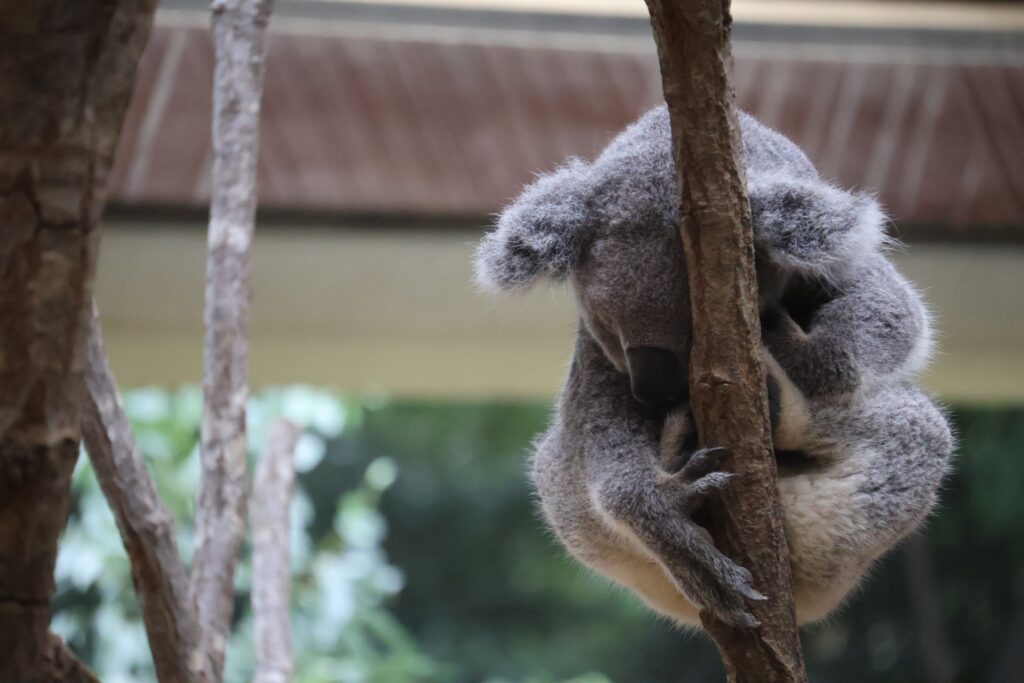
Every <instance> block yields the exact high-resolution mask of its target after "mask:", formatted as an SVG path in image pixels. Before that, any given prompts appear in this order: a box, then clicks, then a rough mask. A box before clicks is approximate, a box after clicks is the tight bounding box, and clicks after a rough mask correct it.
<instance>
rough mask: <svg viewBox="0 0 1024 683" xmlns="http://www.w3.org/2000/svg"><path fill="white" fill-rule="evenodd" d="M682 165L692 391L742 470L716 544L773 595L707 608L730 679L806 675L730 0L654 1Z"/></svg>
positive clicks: (720, 515)
mask: <svg viewBox="0 0 1024 683" xmlns="http://www.w3.org/2000/svg"><path fill="white" fill-rule="evenodd" d="M647 6H648V9H649V10H650V13H651V24H652V26H653V29H654V38H655V42H656V43H657V46H658V57H659V60H660V64H661V74H662V84H663V87H664V91H665V100H666V102H667V103H668V109H669V115H670V119H671V125H672V147H673V156H674V158H675V162H676V168H677V169H678V170H679V176H680V179H679V182H680V193H681V199H682V201H681V206H680V212H679V213H680V215H679V221H680V231H681V233H682V238H683V247H684V252H685V256H686V266H687V271H688V273H689V280H690V297H691V300H692V301H691V303H692V308H693V334H694V344H693V355H692V358H691V365H690V368H691V375H690V377H691V379H690V384H691V396H692V405H693V412H694V417H695V420H696V423H697V426H698V431H699V433H700V436H701V440H702V442H703V443H704V444H705V445H712V446H728V447H729V449H730V450H731V452H732V467H733V469H734V471H735V472H737V473H738V474H739V475H740V476H739V477H738V478H737V482H736V484H735V485H734V486H733V487H731V488H730V489H729V490H728V491H727V492H726V494H725V498H724V505H722V506H719V507H718V508H717V509H716V511H715V515H714V517H715V524H714V528H713V529H712V534H713V536H714V538H715V541H716V544H718V545H719V547H720V548H722V550H723V551H724V552H725V553H726V554H727V555H729V556H730V557H732V558H733V559H734V560H736V561H738V562H739V563H741V564H742V565H743V566H745V567H747V568H749V569H750V570H751V572H752V573H753V575H754V586H755V587H756V588H757V589H758V590H759V591H761V592H763V593H765V594H766V595H768V596H769V600H768V601H767V602H765V603H762V604H760V605H753V606H752V609H753V613H754V616H755V617H756V618H757V619H758V620H759V621H760V623H761V625H760V626H759V627H758V628H756V629H742V628H735V627H730V626H727V625H725V624H723V623H721V622H718V621H717V620H715V619H714V617H713V616H712V615H710V614H708V613H704V614H702V615H701V619H702V621H703V623H704V626H705V628H706V629H707V631H708V633H709V634H710V635H711V636H712V637H713V638H714V639H715V642H716V644H717V645H718V648H719V650H720V651H721V653H722V658H723V660H724V662H725V666H726V671H727V672H728V675H729V680H731V681H744V682H747V681H749V682H750V683H766V682H770V681H803V680H805V679H806V674H805V673H804V667H803V660H802V657H801V653H800V640H799V636H798V632H797V627H796V617H795V612H794V608H793V598H792V580H791V578H790V567H789V553H788V550H787V546H786V538H785V533H784V528H783V517H782V507H781V504H780V502H779V494H778V487H777V484H776V472H775V460H774V457H773V455H772V445H771V429H770V425H769V421H768V405H767V398H766V396H765V389H764V387H765V371H764V367H763V365H762V362H761V357H760V347H761V344H760V342H761V339H760V322H759V320H758V304H757V301H758V297H757V280H756V278H755V274H754V246H753V235H752V230H751V218H750V206H749V204H748V201H747V198H746V191H745V190H746V188H745V185H746V182H745V166H744V161H743V147H742V145H741V141H740V137H739V128H738V125H737V121H736V112H735V109H734V99H735V95H734V93H733V91H732V86H731V84H730V80H729V77H730V74H729V71H730V69H731V67H732V57H731V50H730V44H729V36H730V30H731V24H732V18H731V16H730V14H729V2H728V0H687V1H685V2H680V1H676V2H673V1H672V0H647Z"/></svg>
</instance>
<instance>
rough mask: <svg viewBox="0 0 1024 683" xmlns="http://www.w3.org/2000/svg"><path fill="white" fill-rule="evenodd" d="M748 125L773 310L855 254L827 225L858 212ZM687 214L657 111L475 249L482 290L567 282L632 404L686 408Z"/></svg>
mask: <svg viewBox="0 0 1024 683" xmlns="http://www.w3.org/2000/svg"><path fill="white" fill-rule="evenodd" d="M740 122H741V126H742V132H743V139H744V147H745V152H746V158H747V176H748V177H747V181H748V182H747V186H748V193H749V195H750V200H751V208H752V212H753V219H754V233H755V243H756V244H757V247H758V249H757V269H758V281H759V287H760V292H761V298H762V305H767V304H766V299H770V298H773V297H775V298H778V297H780V296H781V293H782V290H783V289H784V287H785V283H786V281H787V279H788V278H789V277H791V275H792V274H794V273H797V272H811V273H816V272H818V271H821V270H823V269H824V268H825V267H826V265H827V264H828V263H830V262H831V261H829V259H833V260H834V259H835V257H834V255H833V254H831V253H828V252H829V249H832V250H833V251H835V250H836V249H838V248H844V249H845V248H847V247H846V246H845V245H846V241H844V240H846V237H845V233H844V232H843V230H840V229H835V230H832V229H831V228H830V226H831V225H832V224H836V225H841V224H842V225H845V224H846V223H848V222H849V220H850V219H849V217H848V216H846V215H840V214H836V212H835V208H836V207H840V208H842V209H843V210H844V211H848V212H850V211H853V209H846V208H845V207H846V205H845V204H841V203H839V202H838V199H843V201H845V199H844V198H845V197H847V196H848V195H846V194H845V193H841V191H839V190H834V189H832V188H830V186H828V185H827V184H825V183H823V182H822V181H821V180H820V179H819V178H818V175H817V172H816V171H815V170H814V167H813V166H812V165H811V163H810V161H808V160H807V157H805V156H804V155H803V153H802V152H801V151H800V150H799V148H797V147H796V145H794V144H793V143H792V142H790V141H789V140H787V139H786V138H784V137H783V136H781V135H779V134H778V133H775V132H774V131H771V130H769V129H767V128H765V127H764V126H761V125H760V124H759V123H757V122H756V121H755V120H754V119H752V118H750V117H749V116H746V115H741V117H740ZM823 192H824V193H825V194H823ZM828 192H831V193H833V194H827V193H828ZM840 194H842V196H840ZM833 195H834V196H833ZM837 198H838V199H837ZM678 208H679V191H678V186H677V179H676V173H675V164H674V162H673V160H672V156H671V145H670V130H669V122H668V116H667V113H666V111H665V108H664V107H659V108H656V109H654V110H652V111H651V112H649V113H648V114H647V115H645V116H644V117H642V118H641V119H640V120H639V121H637V122H636V123H634V124H633V125H632V126H630V127H629V128H627V129H626V130H625V131H624V132H623V133H621V134H620V135H619V136H618V137H617V138H616V139H615V140H613V141H612V143H611V144H610V145H609V146H608V147H607V148H606V149H605V150H604V151H603V152H602V154H601V155H600V156H599V157H598V158H597V159H596V160H595V161H593V162H592V163H588V162H585V161H582V160H579V159H572V160H570V161H569V162H568V163H567V164H566V165H564V166H563V167H561V168H560V169H558V170H556V171H555V172H553V173H550V174H546V175H543V176H540V177H539V178H538V179H537V180H536V181H535V182H534V183H533V184H531V185H530V186H528V187H527V188H526V189H525V190H524V191H523V193H522V194H521V195H520V196H519V197H518V198H517V199H516V200H515V201H514V202H513V203H512V204H510V205H509V206H508V207H506V208H505V210H504V211H503V212H502V214H501V216H500V217H499V219H498V222H497V226H496V227H495V229H494V230H493V231H492V232H490V233H489V234H488V235H487V236H486V237H484V239H483V241H482V242H481V243H480V245H479V247H478V249H477V254H476V277H477V281H478V283H480V284H481V285H482V286H483V287H485V288H487V289H496V290H525V289H528V288H529V287H531V286H533V285H534V284H536V283H537V282H539V281H541V280H544V279H547V280H550V281H555V282H560V281H564V280H569V281H570V283H571V284H572V286H573V290H574V292H575V294H576V297H577V300H578V303H579V308H580V313H581V317H582V319H583V323H584V325H585V326H586V329H587V331H588V332H589V333H590V334H591V336H593V337H594V338H595V339H596V340H597V341H598V343H599V344H600V345H601V347H602V348H603V350H604V352H605V355H606V356H607V357H608V359H609V360H610V361H611V362H612V363H613V364H614V365H615V367H616V368H617V369H618V370H619V371H620V372H623V373H628V374H629V377H630V383H631V386H632V390H633V394H634V396H635V397H636V398H637V399H638V400H640V401H643V402H646V403H658V404H671V403H675V402H678V401H680V400H683V399H685V398H686V394H687V390H688V365H689V356H690V346H691V338H692V337H691V321H692V317H691V311H690V296H689V288H688V285H687V273H686V266H685V263H684V260H683V255H682V245H681V240H680V237H679V233H678V229H677V223H676V222H677V215H678ZM833 235H835V237H834V238H833ZM833 243H834V244H835V245H838V247H834V246H833ZM823 264H826V265H823ZM769 303H770V302H769Z"/></svg>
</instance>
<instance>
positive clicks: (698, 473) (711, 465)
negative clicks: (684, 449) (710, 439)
mask: <svg viewBox="0 0 1024 683" xmlns="http://www.w3.org/2000/svg"><path fill="white" fill-rule="evenodd" d="M728 452H729V449H728V448H724V447H722V446H716V447H714V448H702V449H700V450H699V451H694V452H693V454H691V455H690V458H689V459H688V460H687V461H686V464H685V465H683V468H682V470H681V474H682V477H683V479H685V480H686V481H694V480H697V479H699V478H701V477H703V476H704V475H706V474H709V473H711V472H713V471H715V470H717V469H718V466H719V465H720V464H721V461H722V456H724V455H725V454H726V453H728Z"/></svg>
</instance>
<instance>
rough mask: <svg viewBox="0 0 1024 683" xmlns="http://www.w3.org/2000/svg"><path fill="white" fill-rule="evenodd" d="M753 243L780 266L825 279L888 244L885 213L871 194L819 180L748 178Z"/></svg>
mask: <svg viewBox="0 0 1024 683" xmlns="http://www.w3.org/2000/svg"><path fill="white" fill-rule="evenodd" d="M747 192H748V195H749V197H750V210H751V214H752V218H753V224H754V239H755V241H756V242H757V243H758V245H759V246H761V247H763V248H764V249H765V250H766V251H767V252H768V253H770V254H771V255H772V257H773V258H774V259H775V260H776V261H777V262H779V263H780V264H782V265H784V266H786V267H789V268H792V269H794V270H798V271H805V272H812V273H815V274H817V275H821V276H824V277H828V276H829V275H832V274H835V269H836V268H837V267H840V268H841V267H842V266H843V264H845V263H850V262H853V261H858V260H859V258H860V257H861V256H864V255H866V254H868V253H870V252H874V251H876V250H877V249H878V248H879V247H880V246H881V245H882V244H884V243H885V242H886V236H885V231H884V224H885V220H886V218H885V214H884V213H883V212H882V209H881V207H880V206H879V204H878V202H877V201H875V199H874V198H873V197H871V196H869V195H866V194H859V193H852V192H846V191H844V190H841V189H839V188H836V187H834V186H832V185H830V184H828V183H826V182H825V181H823V180H821V179H819V178H807V177H801V178H792V177H785V176H783V177H775V178H769V179H764V180H759V179H750V180H749V181H748V184H747Z"/></svg>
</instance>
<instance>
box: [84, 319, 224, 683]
mask: <svg viewBox="0 0 1024 683" xmlns="http://www.w3.org/2000/svg"><path fill="white" fill-rule="evenodd" d="M85 354H86V358H85V360H86V378H85V383H86V389H87V395H86V397H85V408H84V411H83V415H82V433H83V435H84V437H85V447H86V449H87V450H88V453H89V459H90V460H91V461H92V466H93V469H94V470H95V472H96V478H97V480H98V481H99V484H100V488H102V489H103V494H104V495H105V496H106V498H107V503H108V504H109V505H110V509H111V510H112V511H113V513H114V519H115V520H116V521H117V528H118V530H119V531H120V532H121V539H122V541H123V542H124V547H125V550H126V551H127V553H128V559H129V560H130V561H131V565H132V583H133V584H134V585H135V595H136V597H137V598H138V600H139V607H140V609H141V611H142V620H143V622H144V623H145V626H146V636H147V638H148V639H149V649H150V651H151V652H152V654H153V665H154V668H155V669H156V675H157V679H158V680H159V681H160V682H161V683H193V682H196V683H199V682H201V681H207V680H209V671H208V663H207V660H206V658H205V656H204V655H203V653H202V652H201V651H200V650H199V644H198V640H199V638H198V630H197V628H196V622H195V619H194V618H193V616H192V611H191V605H190V604H189V602H188V577H187V576H186V574H185V567H184V565H183V564H182V562H181V555H180V553H179V552H178V542H177V540H176V539H175V535H174V525H173V522H172V520H171V515H170V513H169V512H168V511H167V508H166V506H164V503H163V501H162V500H161V499H160V494H159V493H158V492H157V490H156V486H155V485H154V484H153V480H152V479H151V478H150V476H149V471H148V470H147V469H146V465H145V463H144V462H143V461H142V456H141V455H140V454H139V447H138V445H137V444H136V442H135V437H134V435H133V434H132V428H131V424H130V423H129V422H128V417H127V416H126V415H125V414H124V409H123V408H122V406H121V398H120V396H119V395H118V391H117V383H116V382H115V380H114V376H113V374H112V373H111V371H110V366H109V364H108V362H107V354H106V351H104V349H103V340H102V337H101V335H100V327H99V317H98V315H97V313H96V309H95V306H94V307H93V314H92V324H91V325H90V330H89V338H88V342H87V344H86V352H85Z"/></svg>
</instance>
